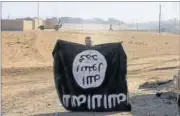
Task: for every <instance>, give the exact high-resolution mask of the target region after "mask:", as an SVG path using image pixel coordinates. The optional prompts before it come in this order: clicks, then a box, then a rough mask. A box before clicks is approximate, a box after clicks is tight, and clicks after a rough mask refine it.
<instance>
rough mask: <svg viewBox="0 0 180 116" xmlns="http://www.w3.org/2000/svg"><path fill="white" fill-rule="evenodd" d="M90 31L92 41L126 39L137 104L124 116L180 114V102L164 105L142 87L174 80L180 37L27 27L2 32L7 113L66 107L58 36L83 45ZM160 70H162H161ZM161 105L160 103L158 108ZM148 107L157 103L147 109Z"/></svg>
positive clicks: (24, 115) (43, 111)
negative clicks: (60, 92) (58, 80)
mask: <svg viewBox="0 0 180 116" xmlns="http://www.w3.org/2000/svg"><path fill="white" fill-rule="evenodd" d="M88 35H89V36H91V37H92V39H93V42H94V43H93V44H100V43H109V42H117V41H123V46H124V49H125V51H126V53H127V56H128V76H127V78H128V87H129V91H130V96H131V98H130V100H131V103H132V106H133V109H132V110H133V111H132V112H131V113H125V114H123V115H136V116H141V115H143V116H144V115H145V114H147V113H151V112H154V113H155V116H160V115H162V116H164V114H168V111H169V112H170V114H169V116H170V115H174V114H173V113H176V112H177V110H176V104H173V103H172V104H171V105H166V104H165V105H164V104H163V102H162V100H160V99H158V100H155V101H153V100H152V99H153V97H154V96H153V95H150V94H152V91H150V90H147V91H143V90H139V89H138V86H139V85H140V84H141V83H143V82H145V81H147V80H158V79H165V78H169V77H170V76H172V75H173V73H175V72H176V71H177V70H178V65H179V36H178V35H173V34H158V33H148V32H75V31H58V32H53V31H33V32H32V31H27V32H2V68H3V69H2V75H3V76H2V100H3V101H2V105H3V106H2V107H3V113H4V115H6V116H11V115H12V116H15V115H17V116H21V115H22V116H27V115H35V114H36V115H37V114H48V113H55V112H60V111H64V109H63V108H59V107H56V104H57V103H58V102H59V101H58V98H57V94H56V90H55V88H54V80H53V73H52V68H51V66H52V54H51V52H52V49H53V47H54V45H55V43H56V40H58V39H62V40H67V41H72V42H77V43H81V44H84V37H85V36H88ZM161 68H162V70H158V69H161ZM133 95H135V96H136V97H133ZM145 99H147V100H145ZM145 101H146V102H145ZM157 103H158V104H160V106H153V105H157ZM149 106H152V107H151V108H146V107H149ZM147 109H148V110H147ZM160 112H162V113H160ZM61 115H67V114H66V113H62V114H61ZM78 115H80V114H78ZM81 115H87V114H81ZM101 115H102V114H101ZM103 115H104V114H103ZM111 115H122V113H115V114H111ZM38 116H39V115H38Z"/></svg>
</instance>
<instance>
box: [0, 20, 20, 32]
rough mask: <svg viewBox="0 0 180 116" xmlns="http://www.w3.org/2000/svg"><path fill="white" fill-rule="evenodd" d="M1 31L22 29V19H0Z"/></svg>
mask: <svg viewBox="0 0 180 116" xmlns="http://www.w3.org/2000/svg"><path fill="white" fill-rule="evenodd" d="M1 29H2V31H22V30H23V20H1Z"/></svg>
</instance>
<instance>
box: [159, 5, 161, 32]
mask: <svg viewBox="0 0 180 116" xmlns="http://www.w3.org/2000/svg"><path fill="white" fill-rule="evenodd" d="M159 33H161V4H160V5H159Z"/></svg>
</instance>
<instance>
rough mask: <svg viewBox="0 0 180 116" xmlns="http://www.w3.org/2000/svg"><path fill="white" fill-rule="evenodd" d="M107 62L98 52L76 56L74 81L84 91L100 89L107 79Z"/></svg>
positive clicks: (89, 51)
mask: <svg viewBox="0 0 180 116" xmlns="http://www.w3.org/2000/svg"><path fill="white" fill-rule="evenodd" d="M106 69H107V62H106V59H105V57H104V56H103V55H102V54H101V53H100V52H98V51H96V50H85V51H83V52H81V53H79V54H77V55H76V57H75V59H74V61H73V67H72V72H73V76H74V79H75V80H76V82H77V83H78V85H79V86H80V87H82V88H83V89H87V88H95V87H99V86H100V85H101V84H102V82H103V81H104V78H105V73H106Z"/></svg>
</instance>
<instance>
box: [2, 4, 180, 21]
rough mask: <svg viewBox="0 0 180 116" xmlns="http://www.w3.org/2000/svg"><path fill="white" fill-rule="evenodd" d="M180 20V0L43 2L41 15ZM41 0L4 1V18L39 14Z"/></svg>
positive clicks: (130, 19)
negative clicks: (24, 0)
mask: <svg viewBox="0 0 180 116" xmlns="http://www.w3.org/2000/svg"><path fill="white" fill-rule="evenodd" d="M159 4H161V5H162V19H163V20H167V19H171V18H177V19H180V18H179V17H180V7H179V5H180V3H179V2H39V15H40V17H42V18H47V17H53V16H55V17H62V16H69V17H81V18H84V19H88V18H94V17H98V18H102V19H105V20H106V19H107V18H116V19H119V20H122V21H124V22H127V23H134V22H136V21H137V22H148V21H158V14H159ZM37 6H38V5H37V2H3V3H2V18H7V17H8V16H9V17H10V18H20V17H36V16H37V8H38V7H37Z"/></svg>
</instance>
